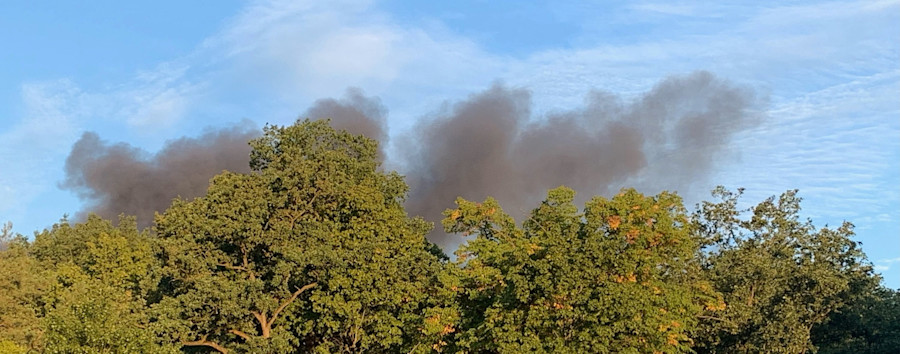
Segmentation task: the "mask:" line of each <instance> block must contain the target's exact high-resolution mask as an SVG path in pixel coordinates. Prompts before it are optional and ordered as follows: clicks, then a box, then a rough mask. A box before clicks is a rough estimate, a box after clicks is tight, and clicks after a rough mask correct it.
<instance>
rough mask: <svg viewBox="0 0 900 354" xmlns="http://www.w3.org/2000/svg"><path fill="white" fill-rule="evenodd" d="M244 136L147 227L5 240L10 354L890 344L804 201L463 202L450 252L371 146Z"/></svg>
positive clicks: (60, 229) (837, 241) (446, 223)
mask: <svg viewBox="0 0 900 354" xmlns="http://www.w3.org/2000/svg"><path fill="white" fill-rule="evenodd" d="M249 144H250V146H251V148H252V150H251V154H250V156H249V164H250V167H251V172H249V173H235V172H228V171H224V172H222V173H221V174H219V175H217V176H215V177H214V178H212V179H211V180H210V183H209V187H208V190H207V193H206V194H205V195H203V196H201V197H198V198H194V199H190V200H188V199H181V198H178V199H175V200H174V201H173V202H172V204H171V206H170V207H169V208H168V209H167V210H165V211H162V212H161V213H158V214H157V215H156V219H155V223H154V226H153V227H152V228H150V229H146V230H139V229H138V228H137V225H136V223H135V220H134V218H133V217H129V216H124V215H123V216H121V217H120V218H119V220H118V221H117V222H113V221H110V220H105V219H103V218H100V217H98V216H95V215H90V216H88V217H87V218H86V219H85V220H83V221H79V222H72V221H69V220H68V219H66V218H64V219H62V220H61V221H60V222H58V223H57V224H55V225H54V226H53V227H51V228H49V229H47V230H43V231H41V232H38V233H36V234H35V236H34V237H33V238H26V237H23V236H21V235H13V234H12V233H11V228H10V227H9V226H4V227H3V228H2V229H0V231H2V234H0V269H3V271H2V272H0V353H30V352H48V353H131V352H152V353H176V352H190V353H197V352H220V353H229V352H231V353H286V352H319V353H331V352H351V353H356V352H378V353H381V352H390V353H397V352H403V353H429V352H454V353H455V352H478V353H505V352H516V351H528V352H548V353H549V352H553V353H557V352H560V353H582V352H597V353H679V352H699V353H733V352H737V353H750V352H753V353H756V352H789V353H804V352H816V351H820V352H823V353H849V352H858V351H864V352H873V353H893V352H897V351H900V341H898V340H897V338H900V327H898V324H900V295H898V292H897V291H895V290H891V289H886V288H884V287H883V286H881V285H880V278H879V277H878V276H877V275H876V274H874V272H873V270H872V267H871V264H870V263H869V261H868V260H867V259H866V257H865V255H864V254H863V253H862V251H861V250H860V248H859V245H858V243H857V242H855V241H854V240H853V225H852V224H850V223H845V224H843V225H841V226H839V227H837V228H828V227H826V228H816V227H814V226H813V224H812V222H811V221H810V220H804V219H802V218H801V214H800V211H801V209H800V202H801V199H800V198H799V197H798V196H797V192H796V191H788V192H786V193H784V194H782V195H780V196H776V197H772V198H769V199H766V200H764V201H762V202H761V203H759V204H757V205H755V206H753V207H750V208H746V209H741V208H738V201H739V198H740V197H741V190H738V191H729V190H726V189H724V188H718V189H716V190H715V191H714V192H713V196H714V197H715V198H716V199H715V200H714V201H708V202H703V203H701V204H700V205H698V206H697V208H696V209H695V210H688V208H686V207H685V206H684V204H683V202H682V200H681V198H680V197H679V196H678V195H676V194H674V193H669V192H662V193H659V194H657V195H644V194H641V193H640V192H638V191H637V190H634V189H622V190H621V191H620V192H619V193H617V194H615V195H614V196H611V197H610V198H606V197H603V196H596V197H593V198H591V199H590V200H588V201H587V202H586V203H585V204H584V205H583V206H581V207H579V206H576V205H575V203H574V200H575V192H574V191H573V190H571V189H569V188H567V187H559V188H555V189H552V190H550V191H549V192H548V194H547V197H546V199H545V200H544V201H542V202H541V203H539V204H538V205H535V206H534V209H532V210H531V212H530V213H529V214H528V215H527V216H526V217H525V218H524V219H523V220H520V221H516V220H514V219H513V218H512V217H511V216H509V215H508V214H506V213H505V212H504V211H503V208H502V207H501V205H500V203H499V202H498V201H497V200H495V199H493V198H490V197H488V198H487V199H485V200H483V201H482V202H475V201H469V200H465V199H457V200H456V207H455V208H451V209H448V210H447V211H446V212H445V213H444V216H445V218H444V220H443V221H442V225H443V228H444V230H445V231H446V232H448V233H453V234H458V235H460V237H464V238H465V240H466V242H464V243H463V245H462V246H460V248H459V249H458V250H457V251H456V252H455V257H454V258H453V259H451V258H449V257H447V256H445V255H444V254H443V253H442V251H441V250H440V249H439V248H437V246H435V245H434V244H432V243H430V242H429V241H428V240H427V239H426V238H425V235H426V234H427V233H428V232H429V231H430V230H431V228H432V225H431V224H430V223H428V222H426V221H424V220H422V219H421V218H418V217H410V216H409V215H408V214H407V212H406V211H405V209H404V202H405V200H406V196H407V192H408V191H407V189H408V188H407V185H406V183H405V182H404V179H403V177H402V176H400V175H398V174H397V173H395V172H386V171H384V170H383V168H382V166H380V163H379V161H380V160H379V157H378V153H379V150H378V146H377V143H376V142H375V141H374V140H371V139H368V138H366V137H363V136H357V135H353V134H350V133H347V132H345V131H339V130H335V129H333V128H331V127H330V126H329V125H328V122H327V121H308V120H300V121H297V123H295V124H293V125H290V126H267V127H266V128H265V129H264V134H263V135H262V136H261V137H259V138H257V139H254V140H252V141H250V142H249ZM7 225H8V224H7Z"/></svg>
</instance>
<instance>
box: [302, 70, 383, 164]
mask: <svg viewBox="0 0 900 354" xmlns="http://www.w3.org/2000/svg"><path fill="white" fill-rule="evenodd" d="M303 117H307V118H311V119H331V126H333V127H335V128H336V129H343V130H346V131H348V132H350V133H353V134H357V135H365V136H367V137H369V138H372V139H375V140H378V141H379V142H381V145H380V146H381V151H380V153H381V158H382V159H383V158H384V152H383V151H384V146H385V145H386V144H387V142H388V135H387V131H386V129H385V125H386V123H385V118H386V117H387V108H386V107H384V105H382V104H381V100H380V99H379V98H377V97H366V96H365V95H364V93H363V91H362V90H361V89H359V88H355V87H351V88H348V89H347V92H346V93H345V94H344V98H343V99H341V100H339V101H338V100H335V99H333V98H326V99H321V100H318V101H316V102H315V103H313V105H312V107H310V108H309V109H308V110H307V111H306V113H304V114H303Z"/></svg>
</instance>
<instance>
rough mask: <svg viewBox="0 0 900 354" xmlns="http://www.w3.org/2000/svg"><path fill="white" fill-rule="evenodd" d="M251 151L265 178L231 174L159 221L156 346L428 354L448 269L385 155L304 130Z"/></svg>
mask: <svg viewBox="0 0 900 354" xmlns="http://www.w3.org/2000/svg"><path fill="white" fill-rule="evenodd" d="M251 146H252V147H253V150H252V154H251V166H252V169H253V173H251V174H246V175H243V174H235V173H227V172H226V173H223V174H221V175H219V176H217V177H215V178H214V179H213V180H212V182H211V184H210V187H209V190H208V193H207V195H206V196H204V197H201V198H197V199H195V200H192V201H184V200H177V201H176V202H175V203H174V204H173V205H172V207H171V208H170V209H169V210H167V211H166V212H165V213H164V214H162V215H159V216H158V217H157V220H156V221H157V233H158V235H159V237H160V238H161V239H162V240H163V241H164V247H163V248H162V251H161V253H160V255H159V256H160V258H161V259H162V260H164V261H165V263H166V265H167V280H166V284H165V286H166V287H167V289H166V291H165V293H166V295H167V296H166V298H164V299H163V300H162V301H161V302H160V303H159V304H158V305H156V309H155V312H156V313H157V318H156V321H157V323H156V324H155V326H156V328H157V330H158V333H160V334H161V335H163V336H166V337H168V338H171V339H172V340H175V341H179V342H181V343H184V344H185V345H188V346H205V347H209V348H213V349H216V350H220V351H221V350H225V349H232V350H239V351H251V352H288V351H293V350H300V351H317V352H336V351H351V352H361V351H409V350H411V349H414V347H416V345H423V343H422V341H423V340H424V338H425V337H426V334H428V333H429V331H428V329H427V328H425V326H426V318H425V316H427V315H428V314H431V313H443V312H446V311H448V310H445V309H442V308H440V307H436V306H435V305H433V304H432V303H431V301H432V299H431V298H429V294H432V293H434V292H435V291H436V290H435V286H436V284H438V279H437V277H436V274H437V273H438V271H439V270H440V269H441V267H442V266H441V264H440V262H439V259H438V258H437V257H436V256H435V255H434V254H433V253H432V252H430V251H429V247H426V246H427V243H426V241H425V239H424V234H425V233H426V232H427V231H428V228H429V226H428V225H427V224H426V223H424V222H423V221H422V220H420V219H410V218H408V217H407V215H406V213H405V211H404V210H403V207H402V205H401V203H402V202H403V200H404V197H405V193H406V190H407V187H406V185H405V183H404V182H403V180H402V178H401V177H400V176H399V175H397V174H395V173H383V172H379V171H378V167H379V166H378V162H377V158H376V154H377V145H376V143H375V142H374V141H372V140H370V139H367V138H365V137H362V136H355V135H351V134H348V133H346V132H343V131H340V132H339V131H335V130H334V129H332V128H330V127H329V126H328V125H327V122H309V121H304V122H298V123H297V124H296V125H293V126H289V127H267V128H266V129H265V134H264V135H263V136H262V137H261V138H259V139H256V140H254V141H251ZM420 329H421V330H420ZM424 344H430V343H424ZM427 347H430V345H428V346H427Z"/></svg>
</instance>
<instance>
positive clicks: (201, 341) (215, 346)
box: [181, 334, 228, 354]
mask: <svg viewBox="0 0 900 354" xmlns="http://www.w3.org/2000/svg"><path fill="white" fill-rule="evenodd" d="M206 336H207V335H205V334H204V335H203V336H202V337H200V339H198V340H195V341H189V342H181V344H183V345H187V346H196V347H210V348H213V349H215V350H216V351H218V352H219V353H222V354H228V349H225V347H223V346H221V345H219V344H217V343H216V342H211V341H208V340H206Z"/></svg>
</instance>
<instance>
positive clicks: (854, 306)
mask: <svg viewBox="0 0 900 354" xmlns="http://www.w3.org/2000/svg"><path fill="white" fill-rule="evenodd" d="M865 290H866V291H863V292H861V294H860V297H859V298H857V299H855V301H854V302H853V303H851V304H849V306H847V307H845V308H843V309H841V310H840V311H835V312H834V313H832V314H831V316H830V317H829V319H828V321H827V322H826V323H824V324H822V325H819V326H816V327H814V328H813V331H812V338H813V343H815V344H816V346H817V347H818V349H819V352H820V353H834V354H843V353H860V352H864V353H885V354H887V353H898V352H900V292H898V291H896V290H891V289H887V288H883V287H878V288H875V289H865Z"/></svg>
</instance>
